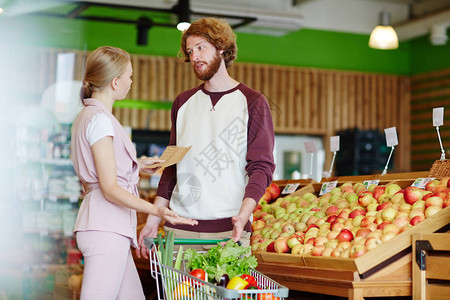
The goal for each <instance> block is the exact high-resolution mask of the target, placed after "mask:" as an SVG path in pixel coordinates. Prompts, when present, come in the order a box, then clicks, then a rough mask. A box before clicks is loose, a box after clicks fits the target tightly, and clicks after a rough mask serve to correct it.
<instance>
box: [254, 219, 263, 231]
mask: <svg viewBox="0 0 450 300" xmlns="http://www.w3.org/2000/svg"><path fill="white" fill-rule="evenodd" d="M264 226H266V222H264V221H263V220H256V221H254V222H253V223H252V229H253V231H255V230H258V229H263V228H264Z"/></svg>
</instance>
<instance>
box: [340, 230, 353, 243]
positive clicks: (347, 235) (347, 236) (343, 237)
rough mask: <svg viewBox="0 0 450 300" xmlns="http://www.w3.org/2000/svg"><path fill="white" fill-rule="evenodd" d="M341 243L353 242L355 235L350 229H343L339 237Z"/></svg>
mask: <svg viewBox="0 0 450 300" xmlns="http://www.w3.org/2000/svg"><path fill="white" fill-rule="evenodd" d="M337 240H338V241H339V242H350V241H352V240H353V234H352V232H351V231H350V230H348V229H342V230H341V232H339V234H338V236H337Z"/></svg>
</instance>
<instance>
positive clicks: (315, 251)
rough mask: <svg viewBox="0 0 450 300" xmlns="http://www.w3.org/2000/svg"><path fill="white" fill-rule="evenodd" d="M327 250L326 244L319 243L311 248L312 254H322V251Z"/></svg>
mask: <svg viewBox="0 0 450 300" xmlns="http://www.w3.org/2000/svg"><path fill="white" fill-rule="evenodd" d="M324 250H325V246H324V245H318V246H314V248H313V249H312V250H311V255H312V256H322V252H323V251H324Z"/></svg>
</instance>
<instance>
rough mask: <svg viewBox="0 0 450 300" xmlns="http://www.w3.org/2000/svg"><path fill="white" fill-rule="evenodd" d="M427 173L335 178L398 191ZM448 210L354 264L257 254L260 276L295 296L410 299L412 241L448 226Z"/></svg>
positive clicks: (315, 186)
mask: <svg viewBox="0 0 450 300" xmlns="http://www.w3.org/2000/svg"><path fill="white" fill-rule="evenodd" d="M427 174H428V172H415V173H406V174H402V175H398V174H397V175H394V174H392V175H390V176H387V175H383V176H382V177H378V178H377V177H376V176H348V177H338V178H335V180H337V181H338V186H340V185H341V184H343V183H344V182H351V183H356V182H363V181H365V180H372V179H380V183H379V184H380V185H385V184H388V183H391V182H395V183H397V184H398V185H400V186H401V187H402V188H406V187H408V186H411V184H412V183H413V182H414V181H415V179H417V178H425V177H427ZM322 184H323V182H321V183H311V184H309V185H307V186H305V187H303V188H301V189H299V190H297V191H296V192H295V193H293V194H291V196H301V195H303V194H305V193H307V192H310V193H315V194H318V192H319V191H320V189H321V186H322ZM449 220H450V208H446V209H444V210H442V211H441V212H439V213H437V214H435V215H434V216H431V217H430V218H427V219H425V220H424V221H423V222H421V223H419V224H417V225H416V226H414V227H412V228H410V229H408V230H407V231H404V232H402V233H400V234H399V235H397V236H396V237H395V238H393V239H392V240H389V241H387V242H385V243H383V244H381V245H380V246H379V247H377V248H375V249H373V250H371V251H369V252H367V253H366V254H364V255H363V256H361V257H358V258H334V257H315V256H295V255H292V254H281V253H269V252H262V253H255V256H256V257H257V259H258V263H259V265H258V268H257V269H258V270H259V271H261V272H262V273H264V274H266V275H268V276H269V277H271V278H273V279H274V280H276V281H277V282H280V283H281V284H284V285H286V286H287V287H288V288H290V289H293V290H299V291H305V292H311V293H319V294H328V295H333V296H340V297H347V298H349V299H363V298H364V297H397V296H411V295H412V281H411V278H412V269H411V268H412V254H411V253H412V251H411V245H412V236H413V235H414V234H417V233H422V234H423V233H430V234H431V233H434V232H436V231H437V230H440V229H441V228H444V227H445V226H447V225H448V224H449Z"/></svg>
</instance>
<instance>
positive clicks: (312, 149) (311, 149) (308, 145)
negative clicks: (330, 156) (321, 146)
mask: <svg viewBox="0 0 450 300" xmlns="http://www.w3.org/2000/svg"><path fill="white" fill-rule="evenodd" d="M305 149H306V152H308V153H309V154H310V156H311V164H310V167H309V176H308V177H311V176H312V173H313V160H314V153H316V152H317V148H316V144H315V143H314V141H307V142H305Z"/></svg>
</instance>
